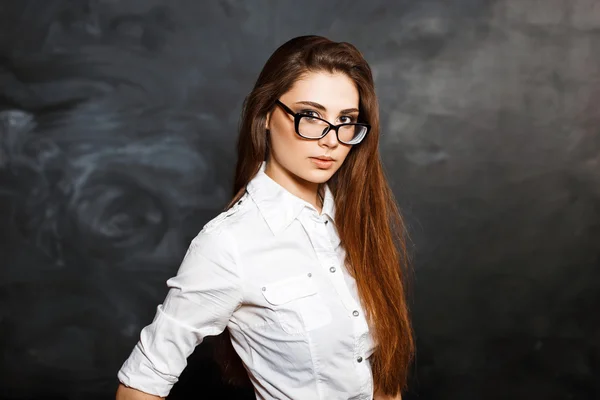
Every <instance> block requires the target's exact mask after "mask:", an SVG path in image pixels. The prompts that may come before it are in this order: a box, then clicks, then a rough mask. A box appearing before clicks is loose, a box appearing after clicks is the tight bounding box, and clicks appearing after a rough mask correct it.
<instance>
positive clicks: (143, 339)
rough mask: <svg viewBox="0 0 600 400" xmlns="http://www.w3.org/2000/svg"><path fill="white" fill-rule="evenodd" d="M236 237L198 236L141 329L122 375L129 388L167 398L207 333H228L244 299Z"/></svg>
mask: <svg viewBox="0 0 600 400" xmlns="http://www.w3.org/2000/svg"><path fill="white" fill-rule="evenodd" d="M241 281H242V276H241V273H240V265H239V262H238V257H237V251H236V246H235V243H234V239H233V237H232V236H231V235H230V234H228V233H226V232H225V231H223V230H220V231H218V232H215V231H211V232H208V231H205V230H203V231H202V232H200V233H199V234H198V236H196V237H195V238H194V240H192V242H191V244H190V246H189V248H188V250H187V252H186V255H185V257H184V258H183V261H182V262H181V265H180V267H179V270H178V272H177V274H176V276H174V277H172V278H170V279H169V280H167V286H168V287H169V292H168V293H167V296H166V298H165V300H164V302H163V304H160V305H158V307H157V310H156V314H155V317H154V319H153V321H152V323H150V324H149V325H147V326H146V327H144V328H143V329H142V331H141V333H140V340H139V341H138V343H137V344H136V345H135V347H134V349H133V351H132V352H131V355H130V356H129V358H128V359H127V360H126V361H125V362H124V364H123V366H122V367H121V369H120V370H119V372H118V374H117V376H118V378H119V380H120V381H121V382H122V383H123V384H124V385H126V386H129V387H132V388H135V389H138V390H141V391H143V392H145V393H149V394H154V395H157V396H161V397H165V396H167V395H168V394H169V392H170V390H171V388H172V386H173V385H174V384H175V383H176V382H177V380H178V378H179V375H180V374H181V372H182V371H183V369H184V368H185V367H186V365H187V358H188V357H189V355H190V354H191V353H192V352H193V351H194V348H195V347H196V346H197V345H199V344H200V343H202V341H203V339H204V337H206V336H214V335H218V334H220V333H221V332H223V331H224V330H225V328H226V326H227V323H228V321H229V319H230V318H231V316H232V314H233V312H234V311H235V310H236V308H237V307H238V306H239V305H240V304H241V303H242V290H241Z"/></svg>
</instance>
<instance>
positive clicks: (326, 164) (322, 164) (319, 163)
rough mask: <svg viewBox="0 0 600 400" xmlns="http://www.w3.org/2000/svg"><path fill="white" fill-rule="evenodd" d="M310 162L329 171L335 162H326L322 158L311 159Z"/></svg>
mask: <svg viewBox="0 0 600 400" xmlns="http://www.w3.org/2000/svg"><path fill="white" fill-rule="evenodd" d="M310 160H311V161H312V162H313V163H314V164H315V165H316V166H317V167H319V168H323V169H327V168H330V167H331V166H332V165H333V160H324V159H321V158H316V157H310Z"/></svg>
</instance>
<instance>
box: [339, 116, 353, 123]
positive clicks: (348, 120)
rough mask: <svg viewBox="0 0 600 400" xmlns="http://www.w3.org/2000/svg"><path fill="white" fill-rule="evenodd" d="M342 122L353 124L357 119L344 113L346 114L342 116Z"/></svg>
mask: <svg viewBox="0 0 600 400" xmlns="http://www.w3.org/2000/svg"><path fill="white" fill-rule="evenodd" d="M340 122H341V123H342V124H351V123H353V122H355V119H354V117H350V116H348V115H344V116H342V117H340Z"/></svg>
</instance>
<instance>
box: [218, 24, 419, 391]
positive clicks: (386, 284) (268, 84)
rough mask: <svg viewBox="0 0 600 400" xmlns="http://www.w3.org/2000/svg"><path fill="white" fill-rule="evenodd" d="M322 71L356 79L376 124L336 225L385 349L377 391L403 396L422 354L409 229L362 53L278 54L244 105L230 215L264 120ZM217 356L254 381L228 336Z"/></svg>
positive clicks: (258, 150)
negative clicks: (391, 178) (414, 319)
mask: <svg viewBox="0 0 600 400" xmlns="http://www.w3.org/2000/svg"><path fill="white" fill-rule="evenodd" d="M315 71H327V72H340V73H344V74H346V75H347V76H348V77H349V78H350V79H352V80H353V81H354V83H355V85H356V87H357V89H358V92H359V96H360V104H359V119H360V120H361V121H365V122H368V123H369V124H371V131H370V132H369V134H368V135H367V136H366V137H365V139H364V140H363V141H362V142H361V143H360V144H358V145H355V146H353V148H352V149H351V151H350V153H349V154H348V156H347V158H346V160H345V161H344V163H343V165H342V166H341V167H340V169H339V170H338V171H337V172H336V173H335V174H334V176H333V177H332V178H331V179H330V180H329V181H328V185H329V187H330V189H331V191H332V193H333V196H334V198H335V206H336V209H337V210H338V212H337V213H336V216H335V223H336V228H337V230H338V233H339V236H340V239H341V243H342V244H343V246H344V248H345V250H346V255H347V258H346V265H347V267H348V270H349V272H350V274H351V275H352V276H353V277H354V279H355V280H356V284H357V288H358V293H359V296H360V299H361V302H362V305H363V307H364V308H365V313H366V317H367V321H369V326H370V327H371V332H372V333H373V335H374V340H375V341H376V342H377V344H378V346H377V348H376V350H375V352H374V353H373V356H372V358H371V365H372V369H373V378H374V385H375V391H380V392H381V393H383V394H387V395H397V394H398V392H400V391H402V390H404V389H405V388H406V386H407V382H408V375H409V370H410V366H411V363H412V360H413V357H414V352H415V346H414V339H413V331H412V326H411V321H410V316H409V308H408V304H407V301H406V292H407V288H406V282H407V276H408V271H409V268H408V266H409V257H408V255H407V250H406V230H405V227H404V222H403V220H402V217H401V215H400V213H399V210H398V208H397V205H396V202H395V199H394V196H393V193H392V191H391V189H390V187H389V185H388V183H387V180H386V178H385V176H384V172H383V168H382V164H381V159H380V155H379V149H378V147H379V105H378V102H377V97H376V95H375V87H374V82H373V76H372V73H371V69H370V67H369V65H368V64H367V62H366V61H365V59H364V58H363V56H362V54H361V53H360V52H359V51H358V49H356V47H354V46H353V45H352V44H350V43H346V42H341V43H336V42H333V41H331V40H329V39H326V38H324V37H320V36H301V37H297V38H294V39H291V40H290V41H288V42H286V43H284V44H283V45H281V47H279V48H278V49H277V50H276V51H275V52H274V53H273V54H272V55H271V57H270V58H269V59H268V60H267V62H266V64H265V66H264V67H263V70H262V71H261V73H260V75H259V77H258V80H257V81H256V84H255V85H254V88H253V89H252V91H251V92H250V94H249V95H248V96H247V97H246V99H245V101H244V104H243V111H242V117H241V120H240V127H239V129H240V132H239V137H238V142H237V152H238V159H237V166H236V172H235V181H234V185H233V193H234V195H233V199H232V200H231V202H230V203H229V205H228V206H227V208H229V207H231V206H232V205H233V204H234V203H235V202H237V201H238V200H239V199H240V197H241V196H242V195H243V194H244V191H245V188H246V185H247V184H248V182H249V181H250V180H251V179H252V178H253V177H254V176H255V175H256V173H257V172H258V170H259V168H260V164H261V162H262V161H264V160H265V159H266V158H267V156H268V149H269V143H268V135H267V134H266V129H265V121H266V116H267V114H268V113H269V112H270V111H271V110H272V108H273V107H274V105H275V100H277V99H278V98H279V97H280V96H281V95H283V94H284V93H285V92H287V91H288V90H290V88H291V87H292V85H293V84H294V83H295V82H296V80H297V79H298V78H300V77H301V76H302V75H303V74H305V73H309V72H315ZM216 350H217V353H216V355H217V362H218V363H219V365H220V367H221V370H222V373H223V376H224V377H225V379H226V381H227V382H228V383H231V384H241V383H243V382H248V376H247V373H246V371H245V369H244V368H243V366H242V364H241V360H240V359H239V357H238V356H237V354H236V353H235V351H234V349H233V346H232V345H231V342H230V337H229V332H228V331H225V332H224V333H223V334H221V335H220V336H219V337H218V338H217V347H216Z"/></svg>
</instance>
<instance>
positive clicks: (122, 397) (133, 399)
mask: <svg viewBox="0 0 600 400" xmlns="http://www.w3.org/2000/svg"><path fill="white" fill-rule="evenodd" d="M164 399H165V398H164V397H159V396H154V395H151V394H148V393H144V392H140V391H139V390H136V389H133V388H130V387H127V386H125V385H123V384H122V383H120V384H119V387H118V388H117V397H116V400H164Z"/></svg>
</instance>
